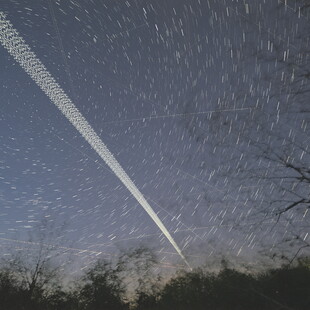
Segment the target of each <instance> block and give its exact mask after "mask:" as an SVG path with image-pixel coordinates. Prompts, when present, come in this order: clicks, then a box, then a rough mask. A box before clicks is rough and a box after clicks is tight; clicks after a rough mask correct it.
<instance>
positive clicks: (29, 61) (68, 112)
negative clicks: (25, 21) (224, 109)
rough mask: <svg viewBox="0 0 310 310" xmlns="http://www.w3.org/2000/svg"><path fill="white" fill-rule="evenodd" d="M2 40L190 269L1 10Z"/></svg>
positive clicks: (140, 198)
mask: <svg viewBox="0 0 310 310" xmlns="http://www.w3.org/2000/svg"><path fill="white" fill-rule="evenodd" d="M0 42H1V44H2V45H3V46H4V47H5V48H6V49H7V50H8V52H9V53H10V54H11V55H12V56H13V57H14V58H15V60H16V61H17V62H18V63H19V64H20V66H21V67H22V68H23V69H24V70H25V72H27V73H28V74H29V75H30V77H31V78H32V80H33V81H34V82H35V83H36V84H37V85H38V86H39V87H40V88H41V89H42V91H43V92H44V93H45V94H46V95H47V96H48V97H49V98H50V100H51V101H52V102H53V103H54V104H55V105H56V106H57V108H58V109H59V110H60V111H61V113H62V114H63V115H64V116H65V117H66V118H67V119H68V120H69V121H70V123H71V124H72V125H73V126H74V127H75V128H76V129H77V130H78V131H79V133H80V134H81V135H82V136H83V137H84V139H85V140H86V141H87V142H88V143H89V144H90V145H91V147H92V148H93V149H94V150H95V151H96V152H97V154H98V155H99V156H100V157H101V158H102V159H103V160H104V161H105V162H106V164H107V165H108V166H109V167H110V168H111V169H112V171H113V172H114V173H115V175H116V176H117V177H118V178H119V179H120V180H121V181H122V183H123V184H124V185H125V186H126V187H127V189H128V190H129V191H130V193H131V194H132V195H133V196H134V197H135V198H136V200H137V201H138V202H139V203H140V205H141V206H142V207H143V208H144V210H145V211H146V212H147V213H148V215H149V216H150V217H151V218H152V220H153V221H154V222H155V223H156V225H157V226H158V227H159V228H160V230H161V231H162V233H163V234H164V235H165V236H166V238H167V239H168V240H169V242H170V243H171V244H172V245H173V247H174V248H175V250H176V251H177V252H178V254H179V255H180V256H181V258H182V259H183V260H184V262H185V263H186V265H187V266H188V267H189V268H190V269H191V267H190V265H189V263H188V262H187V260H186V258H185V257H184V255H183V254H182V252H181V249H180V248H179V247H178V245H177V244H176V242H175V241H174V239H173V238H172V236H171V234H170V233H169V231H168V230H167V229H166V227H165V226H164V224H163V223H162V221H161V220H160V219H159V217H158V216H157V214H156V213H155V212H154V210H153V209H152V207H151V206H150V205H149V203H148V202H147V201H146V199H145V198H144V196H143V195H142V193H141V192H140V191H139V189H138V188H137V187H136V185H135V184H134V183H133V181H132V180H131V179H130V177H129V176H128V175H127V173H126V172H125V171H124V169H123V168H122V167H121V165H120V164H119V163H118V161H117V160H116V159H115V157H114V156H113V155H112V154H111V152H110V151H109V150H108V148H107V147H106V145H105V144H104V143H103V142H102V140H101V139H100V137H99V136H98V135H97V134H96V132H95V131H94V130H93V128H92V127H91V126H90V124H89V123H88V122H87V120H86V119H85V118H84V116H83V115H82V114H81V113H80V112H79V110H78V109H77V108H76V107H75V105H74V104H73V102H72V101H71V100H70V98H69V97H68V96H67V95H66V94H65V92H64V91H63V90H62V88H61V87H60V85H59V84H58V83H57V82H56V80H55V79H54V78H53V77H52V76H51V74H50V73H49V72H48V70H47V69H46V67H45V66H44V65H43V64H42V62H41V61H40V60H39V59H38V58H37V56H36V55H35V53H34V52H32V51H31V49H30V47H29V46H28V45H27V44H26V43H25V41H24V39H23V38H22V37H21V36H20V34H19V33H18V32H17V31H16V30H15V29H14V27H13V25H12V24H11V23H10V21H9V20H7V18H6V15H5V14H4V13H3V12H1V11H0Z"/></svg>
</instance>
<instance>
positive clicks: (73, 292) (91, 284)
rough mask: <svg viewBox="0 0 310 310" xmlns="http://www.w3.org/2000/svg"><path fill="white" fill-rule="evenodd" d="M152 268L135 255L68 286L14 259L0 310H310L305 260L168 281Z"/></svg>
mask: <svg viewBox="0 0 310 310" xmlns="http://www.w3.org/2000/svg"><path fill="white" fill-rule="evenodd" d="M154 266H155V262H154V260H153V257H152V256H151V255H149V253H146V252H145V251H141V250H135V251H133V252H132V253H131V255H124V256H122V258H121V259H120V260H119V261H118V263H116V264H110V263H107V262H106V261H103V260H100V261H98V262H97V263H96V264H95V265H94V266H92V267H90V268H89V269H88V270H87V271H86V272H85V273H84V275H83V276H81V277H79V278H78V279H76V281H74V283H73V284H71V285H69V284H63V282H62V281H60V278H59V270H58V272H56V269H54V268H51V267H50V266H48V264H46V261H43V260H37V261H35V262H34V264H33V265H32V266H30V265H29V264H28V265H26V264H23V262H22V261H16V260H14V261H11V262H10V263H9V264H6V265H3V266H2V268H1V271H0V309H5V310H36V309H40V310H44V309H46V310H56V309H57V310H103V309H105V310H114V309H117V310H122V309H143V310H148V309H150V310H151V309H154V310H155V309H180V310H182V309H188V310H189V309H195V310H199V309H210V310H230V309H231V310H243V309H244V310H256V309H257V310H264V309H266V310H267V309H268V310H273V309H274V310H282V309H294V310H299V309H300V310H309V309H310V261H309V258H304V259H300V260H299V261H298V262H296V263H295V265H294V266H292V265H290V266H282V267H280V268H277V269H272V270H270V269H269V270H265V271H261V272H259V273H244V272H241V271H238V270H234V269H230V268H228V267H225V266H224V267H223V268H222V270H221V271H219V272H218V273H214V272H208V270H205V269H203V268H200V269H196V270H194V271H191V272H189V271H188V272H187V271H180V272H177V273H176V275H175V276H174V277H173V278H171V279H170V280H169V281H168V282H165V281H162V280H161V279H160V277H158V276H156V275H155V273H154ZM164 282H165V283H164Z"/></svg>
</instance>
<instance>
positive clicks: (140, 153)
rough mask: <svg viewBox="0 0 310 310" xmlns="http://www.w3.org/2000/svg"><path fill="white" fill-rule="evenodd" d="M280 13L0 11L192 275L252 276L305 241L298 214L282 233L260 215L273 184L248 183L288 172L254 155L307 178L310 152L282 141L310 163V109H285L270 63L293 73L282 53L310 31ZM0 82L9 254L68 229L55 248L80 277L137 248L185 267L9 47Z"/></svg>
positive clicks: (62, 6) (201, 7) (0, 229)
mask: <svg viewBox="0 0 310 310" xmlns="http://www.w3.org/2000/svg"><path fill="white" fill-rule="evenodd" d="M278 2H279V1H263V0H261V1H252V0H251V1H248V2H245V1H241V0H240V1H238V0H237V1H234V0H227V1H211V0H210V1H207V0H201V1H196V0H194V1H188V0H187V1H183V0H169V1H163V0H160V1H149V0H137V1H131V0H129V1H112V0H111V1H96V0H94V1H91V0H84V1H83V0H76V1H69V0H49V1H48V0H38V1H34V0H23V1H18V0H10V1H9V0H2V1H1V2H0V10H1V11H2V12H4V13H5V14H6V15H7V18H8V20H10V21H11V23H12V24H13V26H14V27H15V28H16V29H17V31H18V32H19V33H20V35H21V36H22V37H23V38H24V39H25V41H26V43H27V44H29V46H30V47H31V49H32V50H33V51H34V52H35V54H36V55H37V57H38V58H39V59H40V60H41V61H42V63H43V64H44V65H45V66H46V68H47V69H48V70H49V72H50V73H51V74H52V76H53V77H54V78H55V79H56V80H57V82H58V83H59V85H60V86H61V87H62V89H63V90H64V91H65V92H66V94H68V96H69V97H70V98H71V99H72V102H73V103H74V104H75V105H76V107H77V108H78V109H79V111H80V112H81V113H82V114H83V116H84V117H85V118H86V119H87V121H88V122H89V123H90V124H91V126H92V127H93V129H94V130H95V131H96V133H97V134H98V135H99V136H100V138H101V139H102V141H104V143H105V144H106V145H107V147H108V148H109V150H110V151H111V152H112V153H113V154H114V156H115V157H116V159H117V160H118V161H119V163H120V164H121V165H122V167H123V169H124V170H125V171H126V172H127V174H128V175H129V176H130V177H131V178H132V180H133V181H134V182H135V184H136V186H137V187H138V188H139V189H140V191H141V192H142V193H143V195H144V196H145V198H146V199H147V201H148V202H149V203H150V205H151V206H152V207H153V209H154V211H155V212H156V213H157V214H158V216H159V218H160V219H161V220H162V221H163V223H164V224H165V226H166V227H167V229H168V230H169V232H170V233H171V235H172V236H173V238H174V239H175V241H176V242H177V244H178V245H179V247H180V248H181V249H182V251H183V254H184V255H185V256H186V258H187V259H188V261H189V262H190V264H191V265H192V266H198V265H200V264H203V263H206V262H207V263H208V264H213V263H214V262H220V260H221V259H222V258H223V257H226V258H228V259H229V260H231V261H233V262H239V263H240V262H245V263H246V264H250V265H253V266H257V265H259V264H261V261H262V260H263V259H266V256H264V255H262V251H266V249H273V248H274V247H275V246H276V245H279V244H281V243H282V242H284V243H285V240H286V239H287V238H291V237H292V236H294V235H296V234H298V235H299V236H300V237H301V238H302V239H303V240H304V241H305V242H309V236H308V234H307V231H308V228H309V214H308V213H307V212H304V211H305V209H303V210H300V209H299V210H297V211H295V210H292V212H288V213H287V214H284V215H283V216H281V218H280V219H279V221H278V223H277V224H276V225H275V222H276V220H277V217H275V216H270V214H269V213H268V212H265V211H266V206H267V205H268V203H269V202H268V201H270V199H272V198H273V197H274V199H275V200H277V199H278V198H279V195H278V194H279V191H277V190H276V189H275V186H272V184H273V182H277V181H270V178H269V179H268V178H267V179H265V178H263V177H262V178H257V177H249V174H247V176H248V177H247V178H245V177H244V175H243V174H241V173H240V171H245V170H246V171H248V170H247V169H249V167H250V168H251V171H253V170H256V171H262V170H264V169H265V170H266V169H267V170H268V171H269V172H268V173H272V175H273V176H276V175H277V171H279V169H280V168H279V167H277V165H276V164H274V163H273V162H272V161H268V160H267V159H266V160H265V161H264V160H263V161H260V160H259V159H258V158H257V157H256V154H257V153H256V152H257V148H255V147H252V144H251V145H250V143H248V141H255V142H257V143H258V142H259V143H263V145H264V146H267V147H268V148H269V149H276V150H279V151H281V150H283V151H284V152H286V153H288V154H289V155H290V156H293V157H296V160H297V159H300V160H301V158H303V159H302V160H303V162H304V163H308V164H309V153H307V154H306V155H303V156H304V157H303V156H301V154H299V153H298V150H296V149H294V148H291V145H290V144H289V143H287V144H285V146H283V143H282V142H283V139H282V138H283V137H291V136H292V135H293V136H294V137H296V140H294V141H298V143H299V145H302V146H303V148H305V149H306V150H307V149H308V145H309V138H308V137H309V129H308V128H307V126H306V124H307V123H308V122H309V112H307V113H297V112H298V111H299V110H300V109H302V107H303V106H305V102H303V101H302V100H301V99H298V100H297V99H296V104H293V103H292V101H288V100H286V97H285V93H284V91H283V92H282V93H281V91H282V90H283V89H284V88H285V87H283V88H281V87H279V85H280V84H281V83H284V82H283V75H282V80H281V72H283V71H281V70H277V68H276V65H275V63H276V61H275V57H277V56H276V55H279V54H281V57H282V58H283V57H284V61H285V57H289V56H285V55H286V54H284V52H285V51H290V53H291V54H290V55H292V54H294V51H295V52H296V51H298V50H299V49H302V47H303V44H309V43H305V41H303V40H301V39H300V38H301V36H302V34H303V29H304V28H305V26H306V25H307V23H309V17H306V16H304V15H303V14H299V15H298V14H296V12H295V9H294V7H291V6H290V4H293V1H291V3H288V4H287V5H285V4H284V3H281V1H280V2H279V3H278ZM289 2H290V1H289ZM272 46H274V49H273V48H272ZM275 53H277V54H276V55H275ZM283 55H284V56H283ZM0 68H1V73H0V87H1V110H0V208H1V209H0V238H1V239H0V245H1V249H2V253H4V252H6V251H7V247H8V246H11V247H13V248H15V249H16V248H19V249H20V248H22V247H24V246H25V245H27V244H26V243H22V241H28V238H29V237H28V236H29V233H31V232H32V233H34V231H35V229H37V226H38V225H39V226H40V225H42V223H47V224H44V225H45V226H46V227H49V229H52V230H54V231H56V230H57V231H58V230H59V231H60V232H59V235H58V236H57V237H55V239H54V240H49V242H52V243H53V242H54V244H55V245H57V247H58V249H59V251H61V252H63V256H64V257H67V256H70V257H73V258H74V259H75V262H77V264H76V265H77V266H78V267H77V268H78V269H79V268H83V267H85V266H88V265H89V264H90V263H91V262H92V261H94V260H96V259H98V258H99V257H103V258H106V259H110V258H111V257H112V258H113V257H114V255H116V254H117V253H119V251H120V250H123V249H127V248H132V247H137V246H141V245H145V246H148V247H150V248H152V249H153V250H154V251H155V253H156V254H157V255H158V258H159V260H160V262H161V266H162V267H172V266H179V267H180V266H184V262H183V261H182V259H181V258H180V257H179V255H178V254H177V253H176V252H175V250H174V248H173V247H172V246H171V244H170V243H169V242H168V240H167V239H166V238H165V236H164V235H163V234H162V233H161V231H160V230H159V229H158V227H157V226H156V225H155V224H154V222H153V221H152V219H151V218H150V217H149V216H148V215H147V213H146V212H145V211H144V210H143V208H142V207H141V206H140V205H139V204H138V202H137V201H136V200H135V199H134V198H133V197H132V196H131V194H130V193H129V191H128V190H127V189H126V188H125V187H124V186H123V184H122V183H121V182H120V181H119V179H118V178H117V177H116V176H115V175H114V173H113V172H112V171H111V170H110V169H109V167H108V166H107V165H106V164H105V162H104V161H103V160H102V159H101V158H100V157H99V156H98V155H97V154H96V152H95V151H94V150H93V149H92V148H91V147H90V145H89V144H88V143H87V142H86V141H85V140H84V138H83V137H82V136H81V135H80V134H79V133H78V132H77V131H76V129H75V128H74V127H73V126H72V125H71V124H70V122H69V121H68V120H67V119H66V118H65V117H64V116H63V115H62V114H61V113H60V111H59V110H58V109H57V108H56V107H55V105H54V104H52V103H51V101H50V100H49V99H48V97H47V96H46V95H45V94H44V93H43V92H42V91H41V90H40V88H39V87H38V86H37V85H36V84H35V83H34V81H33V80H32V79H31V78H30V77H29V76H28V75H27V74H26V73H25V71H24V70H23V69H22V68H21V67H20V66H19V64H17V63H16V61H15V60H14V59H13V58H12V57H11V56H10V55H9V53H8V52H7V51H6V50H5V49H4V48H3V47H2V46H0ZM283 85H284V84H283ZM285 85H290V83H289V82H287V84H285ZM287 87H289V86H287ZM276 94H278V95H276ZM308 110H309V109H308ZM281 139H282V140H281ZM294 139H295V138H294ZM296 143H297V142H296ZM307 156H308V158H307ZM301 191H304V189H301ZM284 199H289V198H288V197H287V193H286V196H284ZM269 206H270V205H269ZM276 207H277V205H276ZM270 208H271V209H272V208H273V207H270ZM33 240H35V239H33ZM69 248H70V249H69ZM83 250H85V251H83ZM270 253H271V252H270ZM292 253H293V252H292Z"/></svg>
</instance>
